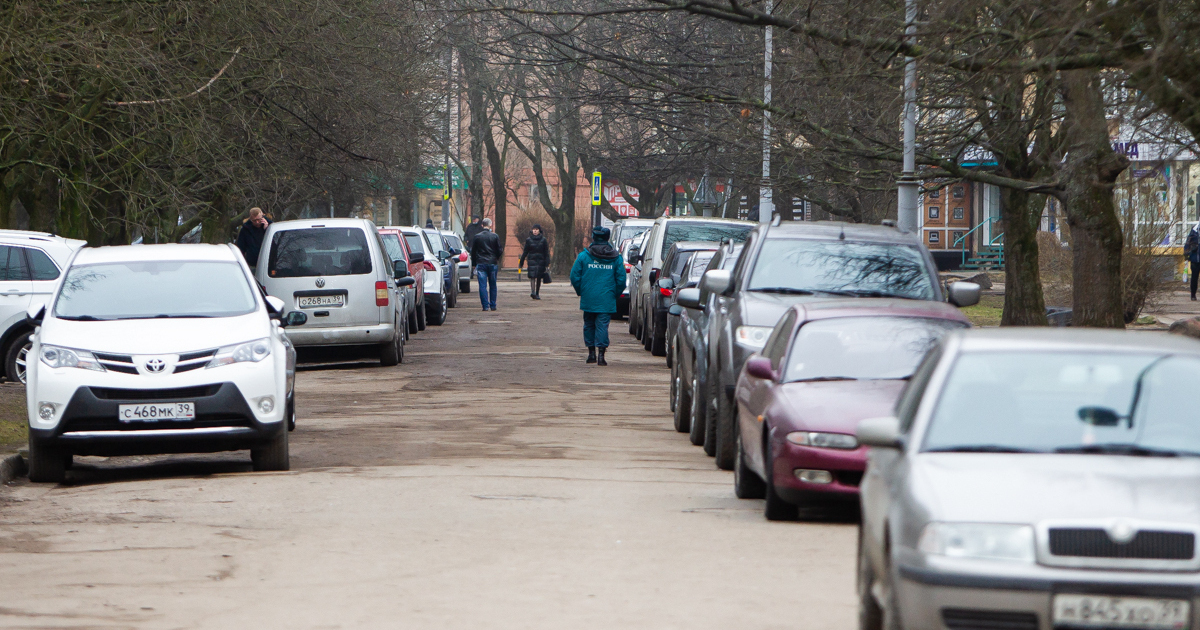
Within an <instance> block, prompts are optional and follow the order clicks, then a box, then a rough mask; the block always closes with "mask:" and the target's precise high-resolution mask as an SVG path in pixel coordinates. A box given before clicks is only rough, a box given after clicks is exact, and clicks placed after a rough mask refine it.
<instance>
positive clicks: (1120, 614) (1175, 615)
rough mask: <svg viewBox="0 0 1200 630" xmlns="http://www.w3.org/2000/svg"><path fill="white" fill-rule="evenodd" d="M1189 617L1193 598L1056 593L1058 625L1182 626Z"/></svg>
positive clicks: (1181, 627) (1148, 629) (1055, 609)
mask: <svg viewBox="0 0 1200 630" xmlns="http://www.w3.org/2000/svg"><path fill="white" fill-rule="evenodd" d="M1190 617H1191V602H1189V601H1188V600H1186V599H1151V598H1149V597H1110V596H1107V595H1068V594H1061V595H1055V596H1054V625H1055V626H1059V625H1064V626H1073V627H1077V628H1139V629H1146V630H1151V629H1153V630H1158V629H1159V628H1171V629H1173V630H1182V629H1184V628H1187V627H1188V619H1189V618H1190Z"/></svg>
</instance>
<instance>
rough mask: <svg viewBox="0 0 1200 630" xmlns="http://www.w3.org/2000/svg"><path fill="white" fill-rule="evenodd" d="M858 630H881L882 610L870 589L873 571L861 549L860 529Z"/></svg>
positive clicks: (872, 582)
mask: <svg viewBox="0 0 1200 630" xmlns="http://www.w3.org/2000/svg"><path fill="white" fill-rule="evenodd" d="M855 578H856V579H855V583H856V584H857V586H858V630H883V608H881V607H880V606H879V602H877V601H875V595H874V594H873V593H871V587H872V586H874V584H875V571H874V570H873V569H872V568H871V561H870V559H868V558H867V552H866V550H865V549H864V548H863V535H862V528H861V527H859V529H858V573H857V575H856V576H855Z"/></svg>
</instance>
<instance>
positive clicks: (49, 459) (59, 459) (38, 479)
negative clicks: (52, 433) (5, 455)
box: [28, 436, 70, 483]
mask: <svg viewBox="0 0 1200 630" xmlns="http://www.w3.org/2000/svg"><path fill="white" fill-rule="evenodd" d="M69 459H70V455H67V454H65V453H63V452H62V451H60V450H59V449H56V448H54V447H52V446H50V445H48V444H46V443H45V442H43V441H42V440H39V439H37V438H35V437H32V436H30V438H29V462H28V464H29V480H30V481H32V482H34V483H62V482H64V481H66V480H67V461H68V460H69Z"/></svg>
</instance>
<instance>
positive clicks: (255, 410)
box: [0, 219, 466, 482]
mask: <svg viewBox="0 0 1200 630" xmlns="http://www.w3.org/2000/svg"><path fill="white" fill-rule="evenodd" d="M0 243H11V245H8V244H6V245H3V247H4V252H3V253H4V256H5V259H6V260H7V269H8V274H7V275H8V277H9V278H11V279H13V281H14V282H24V283H25V285H26V286H19V285H17V284H14V285H10V286H9V287H7V289H8V291H7V292H5V287H0V292H4V293H3V297H2V298H0V299H4V298H13V299H14V308H15V298H16V297H17V294H18V293H20V294H21V295H22V296H24V298H23V299H24V303H25V306H24V308H23V311H22V313H21V315H20V317H19V321H13V320H16V319H18V318H17V316H16V315H15V314H14V313H5V315H6V316H7V317H8V318H9V320H10V321H9V322H8V324H7V325H8V333H7V334H6V336H5V340H6V342H7V344H8V345H7V346H6V350H8V351H9V353H11V354H14V355H15V361H14V362H13V363H12V364H11V365H10V364H6V366H5V369H6V375H7V376H8V378H9V379H10V380H14V379H20V378H22V376H23V377H24V380H25V381H26V392H27V394H26V395H27V401H28V415H29V429H30V437H29V476H30V479H31V480H32V481H49V482H55V481H61V480H62V479H63V478H64V477H65V474H66V470H67V469H68V468H69V467H70V463H71V459H72V457H73V456H74V455H106V456H112V455H135V454H153V453H182V452H216V451H230V450H243V449H249V450H250V453H251V460H252V462H253V464H254V468H255V469H256V470H287V469H288V466H289V458H288V432H289V431H291V430H292V429H294V428H295V426H296V402H295V391H294V384H295V370H296V349H297V348H298V347H330V346H341V347H353V348H366V349H370V350H371V351H372V352H374V353H375V354H376V356H378V357H379V361H380V364H381V365H383V366H394V365H396V364H398V363H400V362H402V361H403V360H404V347H405V343H406V341H407V340H408V339H409V338H410V336H411V335H412V334H415V333H416V332H418V331H419V330H423V329H424V328H425V327H426V326H427V325H429V324H432V325H435V326H436V325H440V324H442V323H443V322H445V320H446V313H447V309H448V308H451V307H453V306H454V301H455V298H456V297H457V293H458V291H459V286H460V285H459V282H460V277H459V266H458V265H459V263H460V262H461V261H463V260H466V258H465V254H464V253H463V252H462V251H461V250H459V249H458V248H456V247H454V246H452V245H450V240H449V239H448V238H447V235H445V234H442V233H440V232H438V231H436V230H427V229H423V228H415V227H414V228H408V227H398V228H376V226H375V225H374V224H373V223H371V222H370V221H367V220H363V219H316V220H302V221H281V222H278V223H274V224H271V226H270V227H269V228H267V231H266V234H265V236H264V240H263V245H262V249H261V251H260V253H259V256H258V259H257V260H255V261H246V260H245V259H244V258H243V256H242V254H241V252H240V251H239V250H238V249H237V248H235V247H234V246H232V245H179V244H174V245H137V246H122V247H101V248H83V247H82V244H83V243H82V242H80V241H66V240H64V239H60V238H57V237H53V236H50V235H41V234H30V233H3V234H0ZM250 263H254V265H253V266H252V265H251V264H250ZM22 277H24V278H25V279H24V280H18V278H22ZM31 284H37V285H38V287H37V291H36V292H35V291H34V290H33V289H32V288H31V287H30V286H29V285H31ZM10 310H12V309H10ZM24 340H27V342H26V341H24ZM28 357H36V360H29V358H28Z"/></svg>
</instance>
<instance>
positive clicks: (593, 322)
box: [583, 313, 612, 348]
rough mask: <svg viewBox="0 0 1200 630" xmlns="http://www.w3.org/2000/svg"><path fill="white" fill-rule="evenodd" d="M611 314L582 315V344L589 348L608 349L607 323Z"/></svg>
mask: <svg viewBox="0 0 1200 630" xmlns="http://www.w3.org/2000/svg"><path fill="white" fill-rule="evenodd" d="M610 319H612V314H611V313H584V314H583V343H584V345H586V346H587V347H589V348H607V347H608V321H609V320H610Z"/></svg>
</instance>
